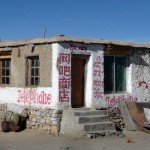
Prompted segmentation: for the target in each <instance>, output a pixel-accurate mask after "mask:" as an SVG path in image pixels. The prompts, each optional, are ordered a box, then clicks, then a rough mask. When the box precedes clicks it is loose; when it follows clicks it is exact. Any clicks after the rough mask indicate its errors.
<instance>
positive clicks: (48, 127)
mask: <svg viewBox="0 0 150 150" xmlns="http://www.w3.org/2000/svg"><path fill="white" fill-rule="evenodd" d="M43 130H44V131H46V130H48V131H50V130H51V126H49V125H44V126H43Z"/></svg>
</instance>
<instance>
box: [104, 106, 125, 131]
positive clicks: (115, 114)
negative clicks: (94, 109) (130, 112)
mask: <svg viewBox="0 0 150 150" xmlns="http://www.w3.org/2000/svg"><path fill="white" fill-rule="evenodd" d="M106 113H107V114H108V115H109V118H110V121H112V122H113V123H115V125H116V128H117V129H118V130H122V129H123V128H125V123H124V121H123V117H122V114H121V111H120V109H119V107H112V108H108V109H107V110H106Z"/></svg>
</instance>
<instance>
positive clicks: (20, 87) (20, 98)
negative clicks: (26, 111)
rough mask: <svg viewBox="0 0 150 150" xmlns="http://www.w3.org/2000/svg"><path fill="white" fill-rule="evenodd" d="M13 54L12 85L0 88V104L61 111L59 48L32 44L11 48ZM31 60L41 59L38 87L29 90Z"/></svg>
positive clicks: (55, 45)
mask: <svg viewBox="0 0 150 150" xmlns="http://www.w3.org/2000/svg"><path fill="white" fill-rule="evenodd" d="M9 49H10V48H9ZM1 50H3V49H1ZM11 51H12V55H11V84H10V85H9V86H1V87H0V103H1V104H3V103H17V104H19V105H26V106H33V107H38V108H45V107H47V108H52V109H54V108H58V106H57V101H58V78H57V74H58V70H57V69H56V68H57V67H56V65H57V58H58V56H57V44H53V45H50V44H44V45H33V44H29V45H26V46H19V47H11ZM30 56H39V59H40V85H39V86H38V87H31V86H26V68H27V66H26V58H27V57H30Z"/></svg>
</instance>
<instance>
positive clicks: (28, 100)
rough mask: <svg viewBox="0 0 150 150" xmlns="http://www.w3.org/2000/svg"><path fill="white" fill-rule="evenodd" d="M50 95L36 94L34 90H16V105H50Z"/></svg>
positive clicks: (42, 92)
mask: <svg viewBox="0 0 150 150" xmlns="http://www.w3.org/2000/svg"><path fill="white" fill-rule="evenodd" d="M51 101H52V95H51V94H47V93H45V92H44V91H41V92H40V93H37V91H36V90H18V101H17V102H18V103H24V104H42V105H50V104H51Z"/></svg>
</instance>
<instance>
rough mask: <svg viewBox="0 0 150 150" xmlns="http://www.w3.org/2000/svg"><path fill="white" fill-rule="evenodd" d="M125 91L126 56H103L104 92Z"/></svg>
mask: <svg viewBox="0 0 150 150" xmlns="http://www.w3.org/2000/svg"><path fill="white" fill-rule="evenodd" d="M125 91H126V57H121V56H104V92H105V93H120V92H125Z"/></svg>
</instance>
